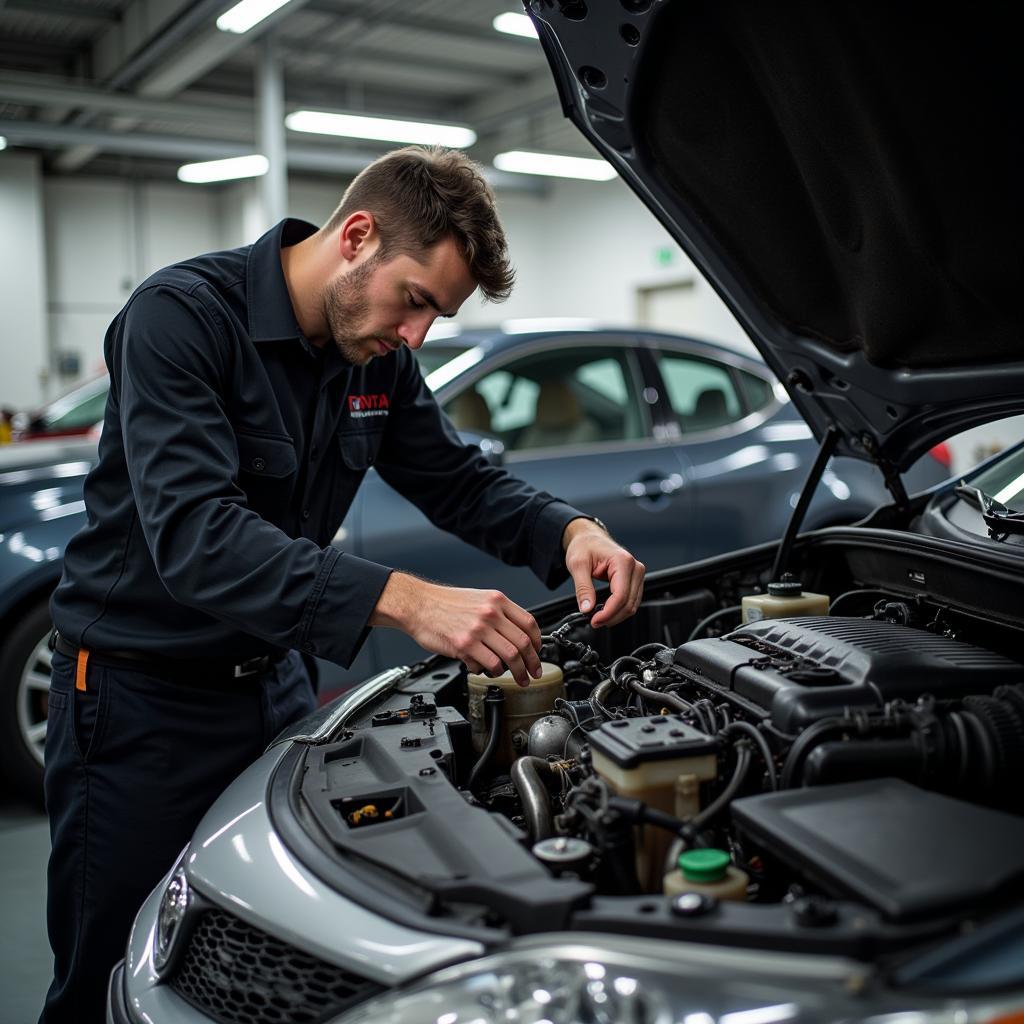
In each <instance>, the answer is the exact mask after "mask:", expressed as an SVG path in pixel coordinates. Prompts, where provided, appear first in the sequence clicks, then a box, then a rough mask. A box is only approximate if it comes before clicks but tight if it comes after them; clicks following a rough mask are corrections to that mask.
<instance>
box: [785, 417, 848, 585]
mask: <svg viewBox="0 0 1024 1024" xmlns="http://www.w3.org/2000/svg"><path fill="white" fill-rule="evenodd" d="M837 444H839V430H838V429H837V428H836V427H834V426H831V427H829V428H828V429H827V430H826V431H825V436H824V437H823V438H822V439H821V446H820V447H819V448H818V454H817V455H816V456H815V458H814V463H813V465H812V466H811V469H810V472H809V473H808V474H807V479H806V480H805V481H804V486H803V489H802V490H801V491H800V497H799V499H797V503H796V506H795V507H794V509H793V514H792V515H791V516H790V517H789V522H788V523H787V524H786V532H785V533H784V534H783V535H782V540H781V541H779V550H778V552H777V553H776V555H775V564H774V565H773V566H772V574H771V576H770V577H769V580H770V581H775V580H780V579H782V574H783V573H784V572H785V571H786V568H787V566H788V564H789V555H790V552H791V551H792V550H793V541H795V540H796V535H797V533H798V532H799V530H800V525H801V523H803V521H804V516H805V515H806V514H807V507H808V506H809V505H810V503H811V498H812V497H814V492H815V491H816V490H817V489H818V483H819V482H820V480H821V475H822V473H824V472H825V467H826V466H827V465H828V460H829V459H830V458H832V454H833V453H834V452H835V450H836V445H837Z"/></svg>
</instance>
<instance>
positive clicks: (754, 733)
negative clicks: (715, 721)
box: [721, 721, 779, 792]
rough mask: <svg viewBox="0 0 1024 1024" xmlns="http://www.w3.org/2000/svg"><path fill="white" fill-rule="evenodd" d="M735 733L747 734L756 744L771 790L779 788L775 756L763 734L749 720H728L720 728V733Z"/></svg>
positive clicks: (724, 734)
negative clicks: (724, 725)
mask: <svg viewBox="0 0 1024 1024" xmlns="http://www.w3.org/2000/svg"><path fill="white" fill-rule="evenodd" d="M737 733H742V734H743V735H744V736H749V737H750V739H751V740H753V741H754V743H755V744H756V745H757V749H758V751H760V754H761V760H762V761H764V767H765V771H767V773H768V784H769V786H770V787H771V789H772V792H774V791H775V790H777V789H778V788H779V777H778V775H777V773H776V771H775V758H774V757H773V756H772V748H771V747H769V746H768V741H767V740H766V739H765V738H764V734H763V733H762V732H761V731H760V730H759V729H757V728H755V727H754V726H752V725H751V724H750V723H749V722H742V721H736V722H730V723H729V724H728V725H727V726H726V727H725V728H724V729H723V730H722V732H721V735H723V736H735V735H736V734H737Z"/></svg>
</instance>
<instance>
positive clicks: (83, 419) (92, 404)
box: [42, 374, 109, 430]
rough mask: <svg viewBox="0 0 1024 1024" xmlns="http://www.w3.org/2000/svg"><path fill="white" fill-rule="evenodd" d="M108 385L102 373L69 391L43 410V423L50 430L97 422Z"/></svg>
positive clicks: (103, 404)
mask: <svg viewBox="0 0 1024 1024" xmlns="http://www.w3.org/2000/svg"><path fill="white" fill-rule="evenodd" d="M108 386H109V380H108V378H107V376H106V374H104V375H103V376H102V377H98V378H96V379H95V380H90V381H87V382H86V383H85V384H82V385H81V386H80V387H77V388H75V389H74V390H73V391H69V392H68V393H67V394H66V395H63V396H62V397H60V398H58V399H56V400H54V401H53V402H52V403H51V404H50V405H49V406H48V407H47V408H46V409H45V410H44V411H43V416H42V420H43V423H44V424H45V425H46V427H47V428H48V429H50V430H72V429H74V428H77V427H91V426H93V425H95V424H96V423H99V421H100V420H102V419H103V410H104V408H105V407H106V404H107V389H108Z"/></svg>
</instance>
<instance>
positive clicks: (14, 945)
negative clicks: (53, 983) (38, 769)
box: [0, 793, 52, 1024]
mask: <svg viewBox="0 0 1024 1024" xmlns="http://www.w3.org/2000/svg"><path fill="white" fill-rule="evenodd" d="M49 855H50V833H49V830H48V827H47V824H46V816H45V815H44V814H43V813H42V812H41V811H36V810H34V809H33V808H31V807H28V806H27V805H25V804H24V803H21V802H19V801H18V800H16V799H14V798H13V797H11V796H9V795H8V794H6V793H0V1024H33V1022H35V1020H36V1019H37V1018H38V1017H39V1011H40V1010H41V1009H42V1006H43V997H44V996H45V995H46V989H47V987H48V986H49V984H50V972H51V969H52V964H51V959H50V944H49V942H48V941H47V939H46V860H47V858H48V857H49Z"/></svg>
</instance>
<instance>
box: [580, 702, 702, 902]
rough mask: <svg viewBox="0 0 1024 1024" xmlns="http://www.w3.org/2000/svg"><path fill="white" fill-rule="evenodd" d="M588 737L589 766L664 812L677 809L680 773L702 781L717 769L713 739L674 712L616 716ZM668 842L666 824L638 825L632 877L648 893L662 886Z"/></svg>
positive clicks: (622, 791) (620, 791)
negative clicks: (659, 826)
mask: <svg viewBox="0 0 1024 1024" xmlns="http://www.w3.org/2000/svg"><path fill="white" fill-rule="evenodd" d="M587 739H588V740H589V741H590V753H591V758H592V763H593V766H594V771H595V772H597V774H598V775H600V776H601V778H603V779H604V780H605V782H607V783H608V785H609V786H611V788H612V789H613V790H614V791H615V792H616V793H617V794H618V795H619V796H624V797H632V798H634V799H636V800H642V801H643V802H644V803H645V804H647V806H648V807H653V808H656V809H657V810H659V811H664V812H665V813H666V814H673V813H674V812H675V810H676V784H677V780H678V779H679V776H681V775H682V776H692V777H693V778H695V779H696V780H699V781H702V782H704V781H707V780H709V779H713V778H715V776H716V775H717V774H718V740H716V739H714V738H713V737H711V736H707V735H705V734H704V733H702V732H699V731H698V730H697V729H694V728H693V727H692V726H689V725H687V724H686V723H685V722H684V721H683V720H682V719H681V718H680V717H679V716H678V715H655V716H653V717H651V718H619V719H616V720H615V721H613V722H605V723H604V724H603V725H601V726H599V727H598V728H597V729H595V730H594V731H593V732H591V733H588V735H587ZM691 785H692V783H691ZM693 806H696V802H694V804H693ZM671 841H672V833H671V832H669V831H668V830H667V829H663V828H657V827H655V826H653V825H643V826H641V827H640V828H639V829H637V858H636V859H637V877H638V878H639V879H640V884H641V885H642V886H643V887H644V889H645V890H646V891H648V892H657V891H658V890H660V889H661V885H662V873H663V871H664V863H665V855H666V853H667V852H668V846H669V844H670V843H671Z"/></svg>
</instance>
